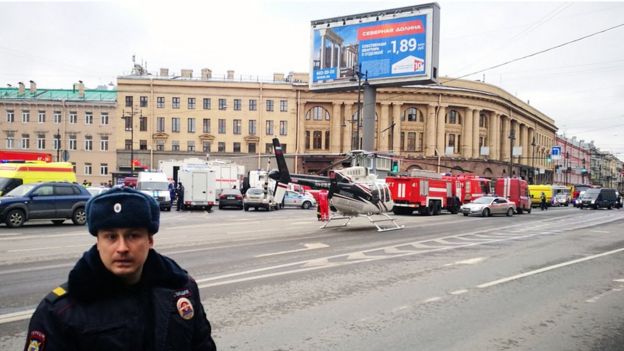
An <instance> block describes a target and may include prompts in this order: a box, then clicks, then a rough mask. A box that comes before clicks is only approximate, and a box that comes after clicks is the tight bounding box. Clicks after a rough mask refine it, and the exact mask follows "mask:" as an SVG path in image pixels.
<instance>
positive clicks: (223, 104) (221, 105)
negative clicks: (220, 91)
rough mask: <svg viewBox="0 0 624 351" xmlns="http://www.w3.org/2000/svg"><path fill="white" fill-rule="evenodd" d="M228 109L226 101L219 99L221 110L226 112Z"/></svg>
mask: <svg viewBox="0 0 624 351" xmlns="http://www.w3.org/2000/svg"><path fill="white" fill-rule="evenodd" d="M226 108H227V104H226V101H225V99H219V110H225V109H226Z"/></svg>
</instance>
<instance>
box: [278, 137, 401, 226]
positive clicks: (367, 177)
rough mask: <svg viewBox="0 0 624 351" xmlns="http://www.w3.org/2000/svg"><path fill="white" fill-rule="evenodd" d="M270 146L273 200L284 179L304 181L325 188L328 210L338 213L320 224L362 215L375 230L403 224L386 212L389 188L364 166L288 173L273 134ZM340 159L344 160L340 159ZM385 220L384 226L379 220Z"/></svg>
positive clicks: (280, 196)
mask: <svg viewBox="0 0 624 351" xmlns="http://www.w3.org/2000/svg"><path fill="white" fill-rule="evenodd" d="M273 149H274V151H275V159H276V161H277V167H278V170H277V171H272V172H271V174H270V175H269V177H271V179H274V180H275V181H276V183H277V184H276V187H275V191H274V193H275V201H277V202H278V203H280V202H281V201H282V199H283V197H284V194H285V193H286V189H287V187H288V183H295V184H300V185H307V186H310V187H311V188H314V189H326V190H328V194H327V197H328V199H329V201H330V205H331V206H330V208H331V210H332V212H337V213H338V215H336V216H330V218H329V220H328V221H327V222H326V223H325V224H324V225H323V226H322V227H321V228H327V227H328V225H329V224H330V223H331V222H332V221H345V222H344V223H343V224H341V225H340V226H343V227H344V226H346V225H348V224H349V222H350V221H351V219H353V218H354V217H358V216H365V217H366V218H367V219H368V220H369V221H370V222H371V223H372V224H373V225H375V227H377V231H379V232H385V231H389V230H397V229H403V228H404V226H403V225H399V224H397V223H396V219H395V218H393V217H391V216H389V215H388V212H390V211H391V210H392V207H393V206H394V202H393V201H392V198H391V197H390V190H389V189H388V185H387V184H386V183H385V182H380V181H378V180H377V176H376V175H374V174H370V173H369V172H368V168H366V167H361V166H353V167H347V168H344V169H341V170H332V171H329V176H328V177H325V176H315V175H304V174H290V172H289V171H288V166H287V165H286V159H285V158H284V153H283V151H282V146H281V144H280V142H279V140H278V139H277V138H274V139H273ZM362 155H365V154H364V152H363V151H358V152H354V153H352V155H351V156H350V157H351V158H352V157H357V156H362ZM343 161H344V160H343ZM382 223H385V224H388V225H387V226H382V225H380V224H382Z"/></svg>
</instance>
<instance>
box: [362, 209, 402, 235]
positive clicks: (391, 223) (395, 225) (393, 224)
mask: <svg viewBox="0 0 624 351" xmlns="http://www.w3.org/2000/svg"><path fill="white" fill-rule="evenodd" d="M374 216H381V217H382V218H374ZM374 216H366V218H368V220H369V221H370V222H371V223H373V224H374V225H375V227H377V231H378V232H389V231H391V230H399V229H403V228H405V226H404V225H400V224H398V223H397V222H396V218H394V217H390V216H389V215H387V214H385V213H380V214H378V215H374ZM384 222H389V224H388V226H386V227H383V226H380V225H379V224H378V223H384Z"/></svg>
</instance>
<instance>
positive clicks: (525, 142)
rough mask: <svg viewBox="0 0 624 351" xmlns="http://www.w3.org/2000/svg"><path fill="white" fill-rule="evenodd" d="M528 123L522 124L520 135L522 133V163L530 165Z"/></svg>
mask: <svg viewBox="0 0 624 351" xmlns="http://www.w3.org/2000/svg"><path fill="white" fill-rule="evenodd" d="M528 131H529V130H528V128H527V125H526V124H521V125H520V135H522V159H521V161H520V163H522V164H523V165H528V164H529V162H528V160H529V157H528V156H529V133H528Z"/></svg>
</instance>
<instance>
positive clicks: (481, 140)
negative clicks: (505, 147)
mask: <svg viewBox="0 0 624 351" xmlns="http://www.w3.org/2000/svg"><path fill="white" fill-rule="evenodd" d="M485 146H488V145H487V137H479V148H482V147H485Z"/></svg>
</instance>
